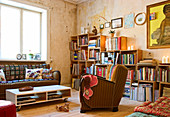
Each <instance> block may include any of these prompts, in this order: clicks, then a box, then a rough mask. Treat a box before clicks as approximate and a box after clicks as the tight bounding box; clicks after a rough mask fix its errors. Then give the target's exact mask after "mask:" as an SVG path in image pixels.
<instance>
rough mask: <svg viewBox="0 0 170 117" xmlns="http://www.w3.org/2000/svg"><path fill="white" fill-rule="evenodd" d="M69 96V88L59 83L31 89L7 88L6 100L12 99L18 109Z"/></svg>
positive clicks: (65, 98) (65, 99)
mask: <svg viewBox="0 0 170 117" xmlns="http://www.w3.org/2000/svg"><path fill="white" fill-rule="evenodd" d="M68 97H71V88H70V87H66V86H61V85H51V86H40V87H34V89H33V90H31V91H22V92H21V91H19V89H7V90H6V100H9V101H12V102H13V103H14V104H15V105H16V107H17V110H18V111H19V110H20V109H21V106H24V105H30V104H36V103H42V102H48V101H55V100H59V99H64V101H67V99H68Z"/></svg>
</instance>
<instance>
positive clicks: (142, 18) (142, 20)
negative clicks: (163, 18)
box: [134, 12, 146, 25]
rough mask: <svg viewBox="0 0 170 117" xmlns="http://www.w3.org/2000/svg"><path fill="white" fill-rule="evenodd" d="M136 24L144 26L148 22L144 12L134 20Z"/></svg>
mask: <svg viewBox="0 0 170 117" xmlns="http://www.w3.org/2000/svg"><path fill="white" fill-rule="evenodd" d="M134 22H135V24H137V25H143V24H145V22H146V14H145V13H144V12H142V13H138V14H137V15H136V16H135V19H134Z"/></svg>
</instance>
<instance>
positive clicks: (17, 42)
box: [0, 4, 47, 60]
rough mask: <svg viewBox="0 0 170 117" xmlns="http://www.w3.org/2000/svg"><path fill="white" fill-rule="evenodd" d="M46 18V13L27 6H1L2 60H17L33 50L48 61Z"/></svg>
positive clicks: (0, 42) (0, 45) (0, 36)
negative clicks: (17, 57)
mask: <svg viewBox="0 0 170 117" xmlns="http://www.w3.org/2000/svg"><path fill="white" fill-rule="evenodd" d="M27 6H28V5H27ZM30 8H32V7H30ZM46 18H47V15H46V13H45V14H44V13H43V12H38V11H37V10H35V11H34V10H32V9H31V10H30V9H28V8H26V7H25V6H24V7H18V6H17V7H16V6H11V5H4V4H0V32H1V35H0V59H10V60H16V55H17V54H29V52H30V50H31V53H33V54H36V53H40V54H41V56H42V57H41V58H42V59H43V60H47V34H46V33H47V22H44V21H47V20H46ZM42 32H43V33H44V34H42ZM41 37H43V38H41ZM42 46H43V48H41V47H42ZM44 48H45V49H44ZM27 58H28V57H27Z"/></svg>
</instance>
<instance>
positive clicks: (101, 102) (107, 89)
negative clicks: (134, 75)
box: [80, 65, 128, 113]
mask: <svg viewBox="0 0 170 117" xmlns="http://www.w3.org/2000/svg"><path fill="white" fill-rule="evenodd" d="M127 73H128V70H127V68H126V67H125V66H123V65H117V66H116V67H115V68H114V73H113V77H114V81H108V80H106V79H104V78H102V77H97V79H98V84H97V85H96V86H94V87H91V89H92V91H93V95H92V96H91V97H90V99H89V100H87V99H86V98H85V97H84V96H83V93H84V87H85V85H86V83H85V80H84V79H81V82H80V103H81V108H80V112H81V113H84V112H86V111H87V110H92V109H94V108H112V109H113V112H115V111H118V106H119V103H120V100H121V98H122V96H123V91H124V86H125V82H126V78H127Z"/></svg>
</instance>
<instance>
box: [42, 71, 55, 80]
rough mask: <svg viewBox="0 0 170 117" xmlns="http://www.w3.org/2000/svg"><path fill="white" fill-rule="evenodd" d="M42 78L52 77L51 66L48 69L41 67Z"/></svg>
mask: <svg viewBox="0 0 170 117" xmlns="http://www.w3.org/2000/svg"><path fill="white" fill-rule="evenodd" d="M42 78H43V79H53V74H52V68H50V69H43V71H42Z"/></svg>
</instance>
